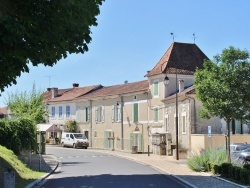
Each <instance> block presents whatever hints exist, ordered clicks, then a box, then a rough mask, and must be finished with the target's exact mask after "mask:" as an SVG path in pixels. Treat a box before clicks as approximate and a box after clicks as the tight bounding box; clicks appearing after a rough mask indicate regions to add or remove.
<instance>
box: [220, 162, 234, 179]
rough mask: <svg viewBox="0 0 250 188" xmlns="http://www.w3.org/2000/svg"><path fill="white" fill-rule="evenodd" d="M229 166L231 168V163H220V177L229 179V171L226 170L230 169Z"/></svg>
mask: <svg viewBox="0 0 250 188" xmlns="http://www.w3.org/2000/svg"><path fill="white" fill-rule="evenodd" d="M230 166H232V164H231V163H222V164H221V175H222V176H224V177H230V176H229V173H228V172H229V170H228V168H229V167H230Z"/></svg>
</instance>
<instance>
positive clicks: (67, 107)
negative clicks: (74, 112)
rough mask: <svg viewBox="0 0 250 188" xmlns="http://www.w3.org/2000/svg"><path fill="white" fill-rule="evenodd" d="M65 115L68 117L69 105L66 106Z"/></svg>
mask: <svg viewBox="0 0 250 188" xmlns="http://www.w3.org/2000/svg"><path fill="white" fill-rule="evenodd" d="M66 117H67V118H68V117H70V106H66Z"/></svg>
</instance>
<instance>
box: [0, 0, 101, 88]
mask: <svg viewBox="0 0 250 188" xmlns="http://www.w3.org/2000/svg"><path fill="white" fill-rule="evenodd" d="M103 1H104V0H80V1H79V0H66V1H65V0H43V1H33V0H19V1H17V0H8V1H1V3H0V46H1V50H0V64H1V66H0V72H1V74H0V89H1V91H3V90H4V87H6V86H8V85H11V84H13V83H14V84H16V78H17V77H18V76H20V75H21V72H29V68H28V63H31V64H32V65H34V66H37V65H38V64H44V65H45V66H53V65H54V64H56V63H57V62H58V61H59V60H60V59H62V58H66V57H67V55H68V54H71V53H82V54H83V53H84V52H86V51H87V50H88V46H87V44H89V43H90V41H91V37H90V34H91V30H90V28H91V26H97V19H96V16H97V15H98V14H99V13H100V10H99V6H100V5H101V4H102V2H103Z"/></svg>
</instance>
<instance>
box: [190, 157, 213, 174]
mask: <svg viewBox="0 0 250 188" xmlns="http://www.w3.org/2000/svg"><path fill="white" fill-rule="evenodd" d="M187 164H188V166H189V168H190V169H192V170H194V171H197V172H207V171H209V156H208V154H207V153H206V152H204V153H202V154H201V155H194V156H193V157H192V158H191V159H189V160H188V163H187Z"/></svg>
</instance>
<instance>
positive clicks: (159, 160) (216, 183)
mask: <svg viewBox="0 0 250 188" xmlns="http://www.w3.org/2000/svg"><path fill="white" fill-rule="evenodd" d="M84 151H87V152H98V153H105V154H108V155H114V156H118V157H122V158H125V159H129V160H133V161H136V162H138V163H141V164H144V165H147V166H150V167H152V168H155V169H157V170H159V171H160V172H161V173H163V174H164V173H165V174H170V175H172V176H173V177H175V178H177V179H178V180H180V181H182V182H184V183H186V184H187V185H189V186H190V187H193V188H217V187H218V188H222V187H227V188H239V187H241V188H247V187H248V186H241V185H238V184H235V183H233V182H230V181H227V180H224V179H222V178H219V177H216V176H214V175H212V174H209V173H202V172H194V171H192V170H190V169H189V168H188V167H187V160H186V159H180V160H175V159H173V157H172V156H160V155H155V154H150V155H149V156H148V154H131V153H127V152H123V151H111V150H98V149H91V148H89V149H88V150H84ZM42 157H43V160H44V163H43V165H44V167H46V168H48V166H50V169H51V170H50V172H49V173H48V174H46V175H45V176H44V177H42V178H41V179H39V180H37V181H36V182H33V183H32V185H31V184H30V185H29V186H27V187H26V188H32V187H35V185H36V184H37V183H39V182H41V181H43V180H44V179H45V178H46V177H48V176H49V175H50V174H51V173H53V172H54V171H55V169H56V168H57V166H58V161H57V159H56V158H55V157H54V156H53V155H42Z"/></svg>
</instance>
